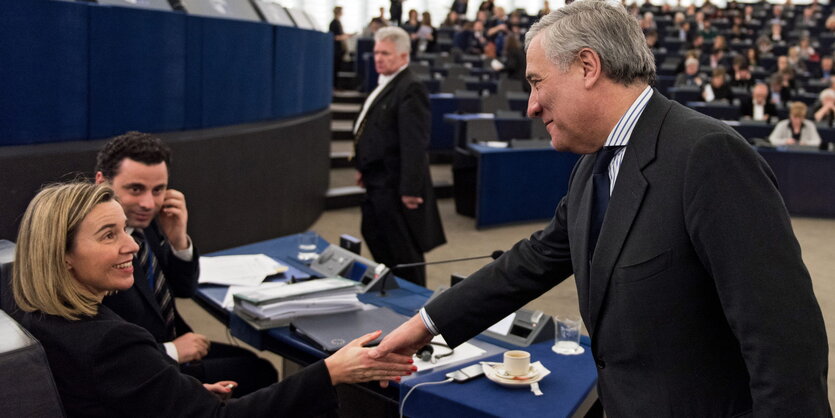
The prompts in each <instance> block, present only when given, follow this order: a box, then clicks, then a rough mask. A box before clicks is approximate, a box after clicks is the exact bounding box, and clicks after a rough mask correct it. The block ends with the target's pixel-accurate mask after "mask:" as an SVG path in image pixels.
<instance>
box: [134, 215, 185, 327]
mask: <svg viewBox="0 0 835 418" xmlns="http://www.w3.org/2000/svg"><path fill="white" fill-rule="evenodd" d="M133 237H134V239H135V240H136V242H137V244H139V253H138V254H137V257H139V263H140V265H141V266H142V271H144V272H145V278H146V279H147V283H145V284H143V283H137V284H136V285H137V286H142V285H145V286H149V287H150V288H151V290H153V292H154V298H155V299H156V301H157V304H158V305H159V312H160V314H162V320H163V322H164V323H165V333H166V337H167V340H168V341H171V340H173V339H174V338H175V337H176V336H177V330H176V328H175V325H174V299H173V297H172V295H171V289H169V288H168V286H167V285H166V284H165V275H164V274H163V273H162V269H161V268H160V267H159V265H158V264H157V257H156V256H155V255H154V252H153V251H150V248H149V247H148V245H146V243H145V233H144V231H142V230H141V229H138V228H137V229H134V230H133Z"/></svg>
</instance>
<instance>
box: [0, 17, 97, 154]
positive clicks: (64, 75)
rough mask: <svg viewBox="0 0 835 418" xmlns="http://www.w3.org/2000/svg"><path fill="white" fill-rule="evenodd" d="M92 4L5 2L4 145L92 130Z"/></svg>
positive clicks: (0, 121)
mask: <svg viewBox="0 0 835 418" xmlns="http://www.w3.org/2000/svg"><path fill="white" fill-rule="evenodd" d="M88 10H89V8H88V7H87V6H86V5H84V4H75V3H68V2H53V1H44V0H27V1H11V2H4V4H3V11H2V13H0V40H1V41H0V57H2V58H0V60H1V61H0V145H17V144H31V143H38V142H56V141H68V140H74V139H83V138H86V137H87V136H88V130H87V90H88V89H87V53H88V52H87V51H88V50H87V14H88Z"/></svg>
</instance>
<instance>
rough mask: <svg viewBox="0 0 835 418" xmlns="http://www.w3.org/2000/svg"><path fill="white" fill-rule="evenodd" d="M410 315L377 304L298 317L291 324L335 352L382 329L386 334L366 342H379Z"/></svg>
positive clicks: (323, 347) (305, 337) (314, 342)
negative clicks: (362, 308)
mask: <svg viewBox="0 0 835 418" xmlns="http://www.w3.org/2000/svg"><path fill="white" fill-rule="evenodd" d="M408 319H409V318H408V317H406V316H403V315H400V314H398V313H396V312H394V311H392V310H391V309H389V308H374V309H369V310H366V311H353V312H344V313H336V314H328V315H316V316H307V317H302V318H297V319H294V320H293V322H292V323H291V324H290V329H292V330H293V332H295V333H296V334H297V335H299V336H301V337H303V338H304V339H306V340H308V341H309V342H311V343H312V344H313V345H314V346H315V347H316V348H318V349H320V350H324V351H327V352H329V353H332V352H334V351H336V350H339V349H340V348H342V347H343V346H344V345H346V344H348V343H350V342H351V341H353V340H355V339H357V338H359V337H361V336H363V335H365V334H368V333H369V332H374V331H376V330H378V329H381V330H383V334H382V335H381V336H380V338H378V339H376V340H374V341H372V342H371V343H370V344H366V346H371V345H376V344H379V343H380V340H381V339H382V337H385V336H386V335H388V333H390V332H391V331H393V330H394V329H395V328H397V327H399V326H400V324H402V323H404V322H406V320H408Z"/></svg>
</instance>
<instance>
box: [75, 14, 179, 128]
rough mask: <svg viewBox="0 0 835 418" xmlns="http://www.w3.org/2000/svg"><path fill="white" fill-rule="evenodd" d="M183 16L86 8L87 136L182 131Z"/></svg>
mask: <svg viewBox="0 0 835 418" xmlns="http://www.w3.org/2000/svg"><path fill="white" fill-rule="evenodd" d="M185 48H186V27H185V15H184V14H181V13H169V12H162V11H156V10H143V9H133V8H127V7H105V6H91V7H90V80H91V83H90V137H92V138H104V137H108V136H113V135H118V134H121V133H124V132H125V131H128V130H136V131H143V132H161V131H173V130H181V129H183V128H184V127H185V82H184V80H185V74H186V51H185Z"/></svg>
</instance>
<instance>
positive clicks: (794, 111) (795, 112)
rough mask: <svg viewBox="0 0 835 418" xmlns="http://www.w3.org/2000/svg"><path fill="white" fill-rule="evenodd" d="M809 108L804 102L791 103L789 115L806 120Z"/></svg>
mask: <svg viewBox="0 0 835 418" xmlns="http://www.w3.org/2000/svg"><path fill="white" fill-rule="evenodd" d="M808 109H809V108H808V107H807V106H806V103H803V102H791V104H790V105H789V115H790V116H794V117H796V118H803V119H806V111H807V110H808Z"/></svg>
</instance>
